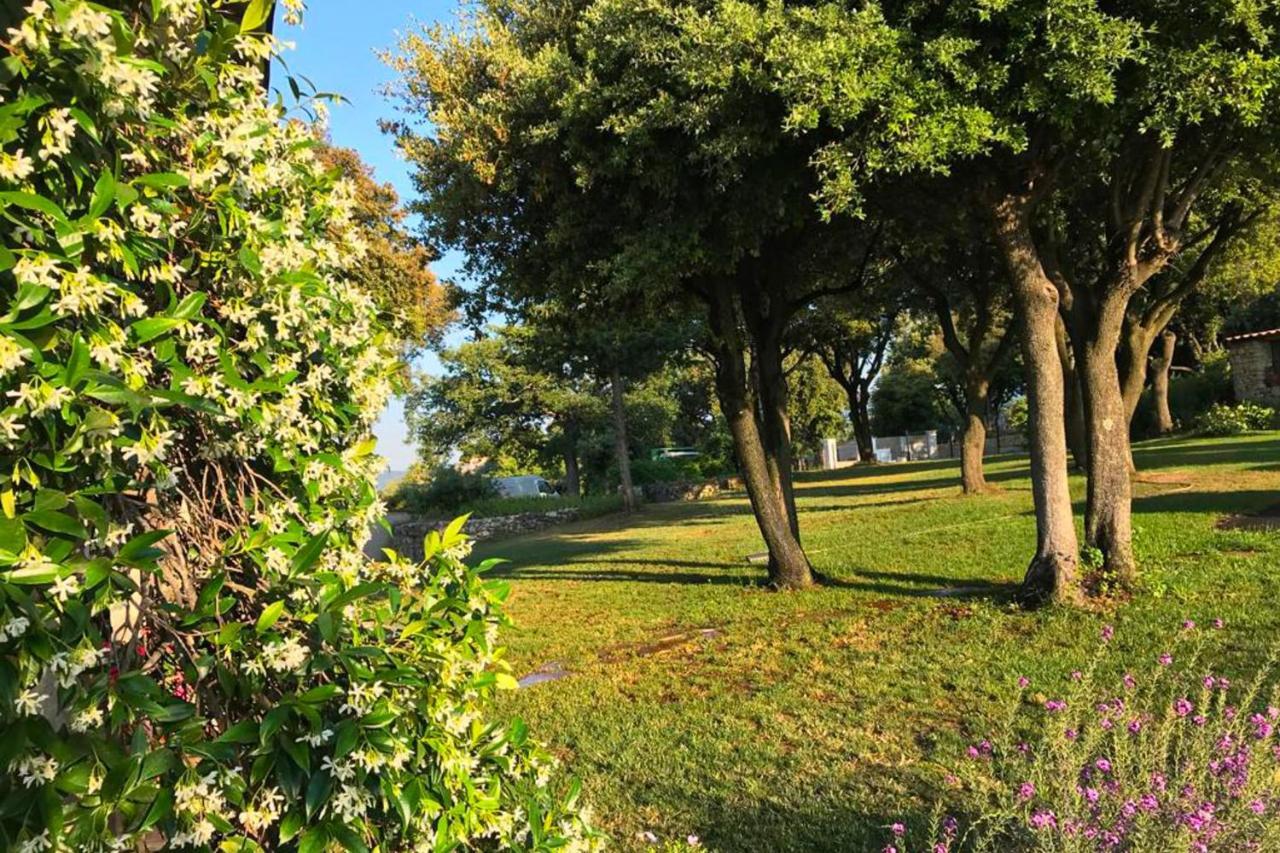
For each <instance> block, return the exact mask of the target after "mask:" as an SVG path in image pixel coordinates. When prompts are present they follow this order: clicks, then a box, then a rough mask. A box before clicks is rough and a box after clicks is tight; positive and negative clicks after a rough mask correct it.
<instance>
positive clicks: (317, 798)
mask: <svg viewBox="0 0 1280 853" xmlns="http://www.w3.org/2000/svg"><path fill="white" fill-rule="evenodd" d="M332 789H333V780H332V779H331V778H329V774H328V773H317V774H316V775H314V776H312V777H311V784H310V785H308V786H307V801H306V805H307V818H308V819H309V818H311V816H312V815H315V814H318V813H319V812H320V809H321V808H323V807H324V804H325V801H326V800H328V799H329V792H330V791H331V790H332Z"/></svg>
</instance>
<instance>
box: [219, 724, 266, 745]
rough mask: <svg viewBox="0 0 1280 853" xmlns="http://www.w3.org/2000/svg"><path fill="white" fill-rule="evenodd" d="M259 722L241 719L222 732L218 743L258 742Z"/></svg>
mask: <svg viewBox="0 0 1280 853" xmlns="http://www.w3.org/2000/svg"><path fill="white" fill-rule="evenodd" d="M257 741H258V724H257V723H256V722H254V721H253V720H241V721H240V722H238V723H236V724H235V725H234V726H232V727H231V728H229V729H227V730H226V731H225V732H223V733H222V734H220V735H218V743H257Z"/></svg>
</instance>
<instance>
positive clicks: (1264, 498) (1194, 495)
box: [1133, 489, 1280, 515]
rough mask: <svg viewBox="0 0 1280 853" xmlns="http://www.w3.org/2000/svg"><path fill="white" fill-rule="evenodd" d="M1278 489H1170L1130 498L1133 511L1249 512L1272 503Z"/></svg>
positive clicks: (1229, 513) (1278, 494)
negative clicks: (1157, 493) (1213, 490)
mask: <svg viewBox="0 0 1280 853" xmlns="http://www.w3.org/2000/svg"><path fill="white" fill-rule="evenodd" d="M1277 499H1280V493H1278V492H1275V491H1267V490H1262V489H1253V490H1249V491H1235V492H1171V493H1169V494H1164V495H1149V496H1147V497H1140V498H1134V501H1133V511H1134V512H1135V513H1142V514H1144V515H1145V514H1149V513H1164V512H1197V513H1198V512H1212V513H1218V514H1220V515H1232V514H1239V513H1253V512H1258V511H1260V510H1263V509H1267V508H1268V507H1270V506H1273V505H1274V504H1275V503H1276V501H1277Z"/></svg>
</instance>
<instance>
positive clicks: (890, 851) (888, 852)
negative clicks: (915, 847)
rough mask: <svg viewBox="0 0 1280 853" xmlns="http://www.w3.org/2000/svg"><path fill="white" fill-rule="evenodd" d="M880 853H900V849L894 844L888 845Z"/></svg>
mask: <svg viewBox="0 0 1280 853" xmlns="http://www.w3.org/2000/svg"><path fill="white" fill-rule="evenodd" d="M880 853H898V848H897V847H894V846H893V845H892V844H886V845H885V846H884V849H883V850H881V851H880Z"/></svg>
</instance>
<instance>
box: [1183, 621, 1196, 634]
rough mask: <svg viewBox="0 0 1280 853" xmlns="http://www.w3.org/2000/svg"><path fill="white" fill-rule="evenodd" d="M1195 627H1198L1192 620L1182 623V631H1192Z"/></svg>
mask: <svg viewBox="0 0 1280 853" xmlns="http://www.w3.org/2000/svg"><path fill="white" fill-rule="evenodd" d="M1195 626H1196V623H1195V622H1193V621H1191V620H1190V619H1187V620H1184V621H1183V623H1182V630H1184V631H1190V630H1191V629H1192V628H1194V627H1195Z"/></svg>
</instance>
